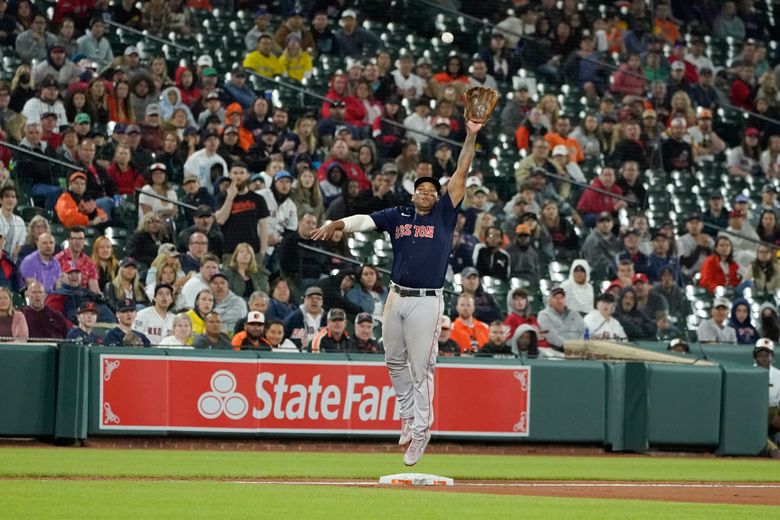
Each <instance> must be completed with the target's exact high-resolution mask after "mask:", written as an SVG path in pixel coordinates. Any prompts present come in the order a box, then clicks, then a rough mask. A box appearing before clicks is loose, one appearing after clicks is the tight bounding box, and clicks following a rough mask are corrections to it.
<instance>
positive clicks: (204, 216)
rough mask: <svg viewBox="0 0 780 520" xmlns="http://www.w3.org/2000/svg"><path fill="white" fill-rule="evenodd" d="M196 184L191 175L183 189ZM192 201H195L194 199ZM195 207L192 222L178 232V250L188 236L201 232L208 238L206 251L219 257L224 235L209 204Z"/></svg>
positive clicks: (187, 240) (187, 239)
mask: <svg viewBox="0 0 780 520" xmlns="http://www.w3.org/2000/svg"><path fill="white" fill-rule="evenodd" d="M196 186H197V180H196V179H194V178H193V177H189V178H187V182H186V183H185V190H186V189H194V187H196ZM199 190H202V191H205V190H204V189H203V188H200V189H199ZM209 197H210V196H209ZM198 198H200V197H198ZM192 202H197V201H195V200H194V201H192ZM197 208H198V209H197V210H196V211H195V213H194V215H193V220H194V221H195V222H194V224H193V225H191V226H190V227H188V228H186V229H183V230H182V231H180V232H179V250H180V251H181V250H182V249H184V244H187V245H189V241H190V237H191V236H192V235H193V234H194V233H202V234H204V235H205V236H206V238H208V251H210V252H212V253H214V254H215V255H217V258H221V257H222V250H223V249H224V237H223V235H222V232H221V231H220V228H219V225H218V224H216V219H215V218H214V213H213V212H212V210H211V208H210V207H209V206H207V205H204V204H199V205H198V206H197Z"/></svg>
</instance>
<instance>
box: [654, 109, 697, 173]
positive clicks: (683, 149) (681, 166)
mask: <svg viewBox="0 0 780 520" xmlns="http://www.w3.org/2000/svg"><path fill="white" fill-rule="evenodd" d="M686 127H687V122H686V120H685V119H683V118H681V117H676V118H675V119H673V120H672V123H671V125H670V126H669V138H668V139H666V140H665V141H664V142H663V144H662V145H661V155H662V157H663V168H664V171H666V172H667V173H671V172H672V171H685V172H690V171H691V170H692V168H693V148H691V145H690V144H688V143H686V142H685V141H684V140H683V137H684V136H685V129H686Z"/></svg>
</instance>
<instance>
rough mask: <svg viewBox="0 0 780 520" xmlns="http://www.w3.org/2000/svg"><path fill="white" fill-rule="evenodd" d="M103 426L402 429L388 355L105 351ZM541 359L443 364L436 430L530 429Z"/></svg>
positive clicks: (522, 433) (513, 432)
mask: <svg viewBox="0 0 780 520" xmlns="http://www.w3.org/2000/svg"><path fill="white" fill-rule="evenodd" d="M99 377H100V385H99V388H100V396H99V405H100V409H99V412H98V411H96V412H95V413H100V421H99V424H100V429H101V430H105V431H109V430H124V431H127V430H138V431H144V430H145V431H171V432H215V433H217V432H235V433H242V432H246V433H279V434H283V433H318V434H322V433H326V434H356V435H362V434H365V435H388V434H389V435H392V434H397V433H398V428H399V421H400V417H399V413H398V408H397V406H396V400H395V392H394V391H393V387H392V385H391V383H390V377H389V375H388V371H387V368H386V367H385V365H384V364H383V363H380V362H376V363H374V362H345V361H317V360H300V359H296V360H281V359H279V360H275V359H234V358H233V359H232V358H216V357H215V358H201V357H184V356H144V355H110V354H101V356H100V374H99ZM530 392H531V369H530V367H527V366H506V365H465V364H464V365H451V364H446V365H440V366H438V367H437V368H436V384H435V388H434V395H433V411H434V422H433V428H432V429H433V433H435V434H438V435H442V436H446V435H452V436H456V435H457V436H461V437H463V436H497V437H526V436H528V433H529V427H530V423H529V419H530V416H529V410H530Z"/></svg>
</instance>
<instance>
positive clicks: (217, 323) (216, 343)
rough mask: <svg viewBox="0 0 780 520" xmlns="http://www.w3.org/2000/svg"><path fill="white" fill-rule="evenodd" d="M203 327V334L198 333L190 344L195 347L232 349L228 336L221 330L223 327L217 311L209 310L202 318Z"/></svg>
mask: <svg viewBox="0 0 780 520" xmlns="http://www.w3.org/2000/svg"><path fill="white" fill-rule="evenodd" d="M204 322H205V324H206V325H205V328H204V331H203V334H198V335H197V336H195V338H194V339H193V340H192V346H193V348H196V349H208V350H232V346H231V345H230V338H228V337H227V335H226V334H225V333H224V332H223V330H225V327H224V325H223V323H222V318H221V317H220V315H219V313H218V312H217V311H211V312H209V313H208V314H206V316H205V318H204Z"/></svg>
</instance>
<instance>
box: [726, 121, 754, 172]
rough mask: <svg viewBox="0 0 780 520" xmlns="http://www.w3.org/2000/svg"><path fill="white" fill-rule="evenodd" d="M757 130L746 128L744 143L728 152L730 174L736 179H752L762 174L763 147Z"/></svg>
mask: <svg viewBox="0 0 780 520" xmlns="http://www.w3.org/2000/svg"><path fill="white" fill-rule="evenodd" d="M759 133H760V132H759V131H758V129H757V128H753V127H750V128H746V129H745V131H744V137H743V138H742V143H740V145H739V146H735V147H734V148H731V149H729V151H728V152H726V155H727V157H728V159H727V164H728V167H729V173H730V174H731V175H733V176H735V177H751V176H753V175H758V174H759V173H761V145H760V144H759V141H758V136H759Z"/></svg>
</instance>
